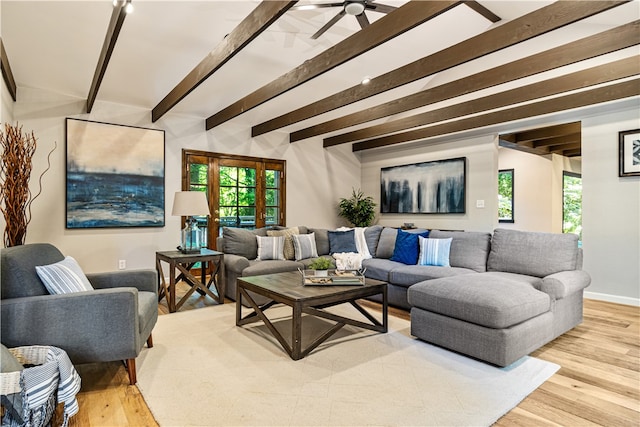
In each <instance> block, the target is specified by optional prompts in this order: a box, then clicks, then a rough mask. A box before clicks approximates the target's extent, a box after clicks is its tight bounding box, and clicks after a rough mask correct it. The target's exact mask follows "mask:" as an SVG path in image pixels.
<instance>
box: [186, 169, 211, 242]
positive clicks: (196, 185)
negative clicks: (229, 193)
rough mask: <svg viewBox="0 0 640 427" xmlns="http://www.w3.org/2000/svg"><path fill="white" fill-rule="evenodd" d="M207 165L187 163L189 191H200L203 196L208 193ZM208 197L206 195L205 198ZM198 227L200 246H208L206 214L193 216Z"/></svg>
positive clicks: (207, 219)
mask: <svg viewBox="0 0 640 427" xmlns="http://www.w3.org/2000/svg"><path fill="white" fill-rule="evenodd" d="M208 186H209V166H208V165H206V164H201V163H191V164H190V165H189V191H202V192H203V193H204V194H205V196H207V195H208V194H209V192H208ZM208 199H209V198H208V197H207V200H208ZM194 218H195V220H196V222H197V224H198V227H199V228H200V229H202V233H201V234H202V236H201V237H202V246H203V247H205V248H208V247H209V239H208V236H209V233H208V227H209V218H208V217H206V216H196V217H194Z"/></svg>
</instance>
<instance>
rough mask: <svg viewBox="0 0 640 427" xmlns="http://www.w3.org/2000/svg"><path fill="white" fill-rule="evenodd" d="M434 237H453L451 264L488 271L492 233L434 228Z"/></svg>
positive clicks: (431, 235)
mask: <svg viewBox="0 0 640 427" xmlns="http://www.w3.org/2000/svg"><path fill="white" fill-rule="evenodd" d="M429 237H430V238H432V239H448V238H451V239H452V240H451V250H450V252H449V264H450V265H451V267H461V268H468V269H470V270H474V271H477V272H479V273H482V272H484V271H487V257H488V256H489V251H490V249H491V233H483V232H479V231H441V230H432V231H431V234H429Z"/></svg>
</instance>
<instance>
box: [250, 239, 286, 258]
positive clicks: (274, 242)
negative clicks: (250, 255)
mask: <svg viewBox="0 0 640 427" xmlns="http://www.w3.org/2000/svg"><path fill="white" fill-rule="evenodd" d="M256 239H258V258H256V260H257V261H264V260H269V259H276V260H284V259H285V258H284V254H283V247H284V236H269V237H263V236H256Z"/></svg>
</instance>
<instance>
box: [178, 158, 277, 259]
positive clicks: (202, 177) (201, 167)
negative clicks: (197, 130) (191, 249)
mask: <svg viewBox="0 0 640 427" xmlns="http://www.w3.org/2000/svg"><path fill="white" fill-rule="evenodd" d="M182 163H183V173H182V189H183V190H189V191H202V192H204V193H205V194H206V195H207V200H208V201H209V209H210V211H211V217H209V218H207V217H196V218H197V221H198V226H199V227H201V228H206V233H205V234H206V239H205V243H206V246H207V247H208V248H211V249H216V246H215V245H216V237H218V236H219V235H220V233H221V227H241V228H249V229H253V228H259V227H264V226H266V225H284V224H285V223H286V216H285V209H284V207H285V196H286V195H285V161H284V160H274V159H263V158H257V157H246V156H234V155H230V154H219V153H210V152H205V151H194V150H182Z"/></svg>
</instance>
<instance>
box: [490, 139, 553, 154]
mask: <svg viewBox="0 0 640 427" xmlns="http://www.w3.org/2000/svg"><path fill="white" fill-rule="evenodd" d="M498 145H499V146H500V147H504V148H511V149H512V150H518V151H522V152H524V153H529V154H536V155H538V156H546V155H547V154H550V153H549V150H547V149H545V148H534V147H530V146H528V145H526V144H518V143H516V142H513V141H508V140H506V139H502V138H500V139H499V141H498Z"/></svg>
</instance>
